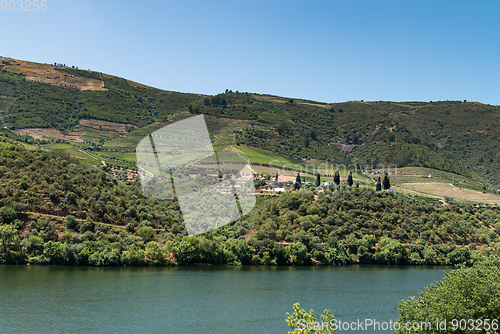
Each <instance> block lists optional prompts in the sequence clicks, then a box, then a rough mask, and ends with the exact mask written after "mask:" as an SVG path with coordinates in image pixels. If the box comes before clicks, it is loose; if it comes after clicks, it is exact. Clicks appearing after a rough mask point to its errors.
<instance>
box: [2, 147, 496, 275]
mask: <svg viewBox="0 0 500 334" xmlns="http://www.w3.org/2000/svg"><path fill="white" fill-rule="evenodd" d="M0 165H1V166H0V188H1V189H2V190H3V191H2V192H0V263H18V264H22V263H30V264H66V265H95V266H112V265H115V266H116V265H122V264H123V265H183V264H195V263H212V264H232V265H239V264H266V265H319V264H323V265H327V264H342V263H384V264H387V263H391V264H405V263H409V264H455V263H461V262H468V263H471V262H472V261H473V259H476V258H479V257H481V256H482V255H487V254H490V253H498V252H499V251H500V238H499V233H500V223H499V221H500V213H499V211H498V208H496V209H495V208H493V207H489V206H483V207H480V208H476V207H474V206H472V205H471V204H465V203H459V202H450V203H448V204H447V205H446V206H442V205H441V203H439V202H437V201H432V200H431V199H426V200H420V199H418V198H415V197H413V196H408V195H397V196H394V195H391V194H389V193H386V192H375V191H373V190H371V189H365V188H360V189H354V190H348V189H347V188H346V187H340V188H338V189H337V188H328V189H326V190H325V191H323V192H319V193H318V192H317V191H318V190H317V189H315V188H314V187H312V188H311V189H310V190H305V189H304V190H301V191H298V192H290V193H286V194H284V195H282V196H281V197H269V196H268V197H265V198H260V199H259V202H260V203H261V204H259V205H258V206H256V207H255V208H254V209H253V210H252V211H251V212H250V213H249V214H248V215H247V216H246V217H245V218H244V219H242V220H239V221H237V222H235V223H233V224H231V225H227V226H225V227H223V228H220V229H217V230H214V231H212V232H209V233H205V234H203V235H199V236H193V237H187V236H186V232H185V228H184V225H183V222H182V216H181V214H180V211H179V206H178V204H177V203H176V202H175V201H167V202H166V201H160V200H154V199H151V198H146V197H145V196H144V195H143V193H142V191H141V187H140V185H139V184H138V183H134V184H125V183H122V182H120V181H117V180H116V179H114V178H112V177H110V175H109V174H108V173H106V172H104V171H102V170H100V169H98V168H96V167H92V166H90V165H88V164H86V163H84V162H81V161H79V159H76V158H73V157H71V156H69V155H68V154H64V153H62V152H57V151H51V150H40V149H38V148H34V147H28V149H27V148H26V147H24V144H21V143H18V142H15V141H12V140H9V139H6V138H4V139H2V141H0Z"/></svg>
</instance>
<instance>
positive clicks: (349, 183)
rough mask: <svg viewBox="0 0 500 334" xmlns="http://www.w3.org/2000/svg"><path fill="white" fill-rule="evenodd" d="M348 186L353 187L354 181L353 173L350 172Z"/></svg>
mask: <svg viewBox="0 0 500 334" xmlns="http://www.w3.org/2000/svg"><path fill="white" fill-rule="evenodd" d="M347 184H348V185H349V187H352V184H353V180H352V172H349V176H348V177H347Z"/></svg>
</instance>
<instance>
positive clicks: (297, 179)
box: [295, 173, 302, 190]
mask: <svg viewBox="0 0 500 334" xmlns="http://www.w3.org/2000/svg"><path fill="white" fill-rule="evenodd" d="M300 188H302V182H301V181H300V174H299V173H297V177H296V178H295V190H299V189H300Z"/></svg>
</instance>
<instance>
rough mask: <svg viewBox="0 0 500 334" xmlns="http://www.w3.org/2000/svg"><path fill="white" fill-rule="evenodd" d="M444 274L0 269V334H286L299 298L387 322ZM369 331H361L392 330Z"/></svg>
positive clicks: (403, 270)
mask: <svg viewBox="0 0 500 334" xmlns="http://www.w3.org/2000/svg"><path fill="white" fill-rule="evenodd" d="M445 269H446V270H447V271H449V269H450V268H444V267H420V266H368V265H353V266H347V267H265V266H243V267H209V266H207V267H177V268H159V267H132V268H131V267H122V268H94V267H56V266H8V265H0V298H1V302H0V332H1V333H183V334H185V333H219V334H225V333H228V334H229V333H231V334H233V333H269V334H271V333H287V332H288V330H289V329H290V328H289V327H288V326H287V324H286V323H285V320H284V319H285V317H286V312H290V313H291V312H292V306H293V303H295V302H299V303H300V306H301V308H305V309H306V310H307V311H309V310H310V309H313V310H314V312H315V314H316V315H317V317H318V318H319V314H321V313H323V310H324V309H329V310H330V311H331V312H332V313H333V314H334V315H335V318H337V319H339V320H340V321H342V322H344V321H350V322H352V321H357V320H358V319H359V320H360V321H362V322H364V321H365V319H374V320H376V321H378V322H380V323H382V322H389V320H392V321H394V320H395V319H396V318H397V317H398V312H397V306H398V303H399V302H400V301H401V300H402V299H407V298H408V296H413V295H417V294H418V291H420V290H423V288H424V286H426V285H429V284H431V283H435V282H436V281H438V280H441V279H442V278H443V277H444V273H443V270H445ZM382 325H383V324H382ZM370 329H372V330H367V329H366V328H364V330H363V331H360V330H357V331H355V332H361V333H384V332H387V333H390V332H391V331H379V330H376V331H373V328H370ZM347 332H353V331H352V330H351V331H343V330H338V331H337V333H347Z"/></svg>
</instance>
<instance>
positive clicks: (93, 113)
mask: <svg viewBox="0 0 500 334" xmlns="http://www.w3.org/2000/svg"><path fill="white" fill-rule="evenodd" d="M198 113H202V114H204V115H206V116H207V117H206V119H207V122H208V126H209V130H210V132H211V135H212V137H213V140H214V145H216V146H217V145H220V146H227V145H237V146H250V147H256V148H263V149H266V150H268V151H272V152H274V153H276V154H280V155H281V156H287V157H290V158H291V159H295V160H302V159H313V160H314V159H316V160H325V159H328V160H329V161H332V162H334V163H339V164H340V163H341V164H358V165H359V164H362V165H363V166H364V167H363V169H366V165H369V166H374V167H377V164H383V165H387V164H392V165H397V166H398V167H410V166H416V167H428V168H433V169H438V170H442V171H447V172H453V173H456V174H460V175H463V176H466V177H472V178H473V179H475V180H476V181H477V182H480V183H482V184H483V185H484V187H485V188H492V189H499V187H500V146H499V145H500V138H499V133H500V107H498V106H491V105H485V104H481V103H477V102H465V101H463V102H462V101H441V102H404V103H396V102H385V101H378V102H365V101H356V102H344V103H321V102H315V101H308V100H297V99H293V100H292V99H290V98H285V97H279V96H272V95H261V94H253V93H247V92H244V93H242V92H232V91H226V92H224V93H222V94H219V95H216V96H204V95H199V94H188V93H178V92H171V91H163V90H159V89H156V88H151V87H148V86H144V85H141V84H138V83H135V82H132V81H128V80H125V79H122V78H118V77H115V76H111V75H107V74H103V73H99V72H93V71H87V70H81V69H77V68H72V67H66V66H60V65H46V64H38V63H32V62H26V61H21V60H15V59H10V58H0V115H1V116H2V122H3V126H5V127H6V128H8V129H10V130H12V131H15V132H16V133H18V134H29V135H31V136H33V137H37V136H38V137H46V138H59V139H62V140H66V141H68V142H78V143H80V144H79V145H82V148H88V149H89V150H92V151H95V152H100V154H104V155H106V154H109V155H113V154H114V155H117V154H118V155H119V154H121V155H126V154H130V153H133V149H134V147H135V145H136V144H137V143H138V142H139V140H141V139H142V138H143V136H144V135H145V134H147V133H148V132H149V131H151V130H154V129H157V128H159V127H162V126H164V125H165V124H168V123H170V122H173V121H176V120H179V119H182V118H186V117H189V116H190V115H193V114H198ZM99 122H101V123H99ZM110 122H111V123H110ZM117 123H118V124H117ZM302 161H303V160H302Z"/></svg>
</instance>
